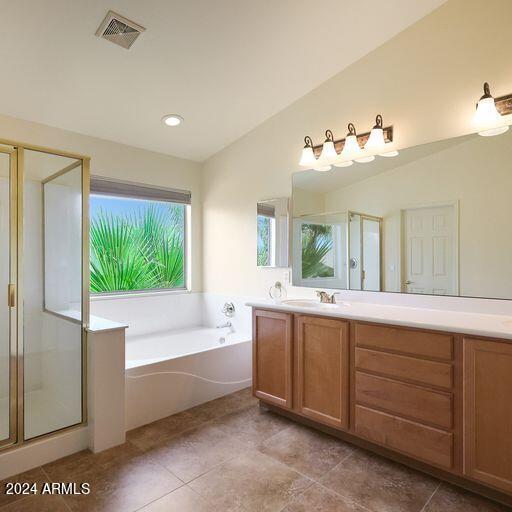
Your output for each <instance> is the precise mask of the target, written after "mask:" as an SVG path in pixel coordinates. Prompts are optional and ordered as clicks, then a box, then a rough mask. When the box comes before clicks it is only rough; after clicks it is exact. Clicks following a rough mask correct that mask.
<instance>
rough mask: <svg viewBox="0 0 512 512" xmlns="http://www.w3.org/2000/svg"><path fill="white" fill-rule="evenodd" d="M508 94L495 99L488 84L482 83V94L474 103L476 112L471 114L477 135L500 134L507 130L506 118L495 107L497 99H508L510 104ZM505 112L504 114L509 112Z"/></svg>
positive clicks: (501, 100)
mask: <svg viewBox="0 0 512 512" xmlns="http://www.w3.org/2000/svg"><path fill="white" fill-rule="evenodd" d="M511 98H512V95H510V96H502V97H501V98H498V99H497V100H495V99H494V98H493V97H492V96H491V90H490V88H489V84H488V83H487V82H485V83H484V94H483V96H482V97H481V98H480V99H479V100H478V103H477V105H476V112H475V114H474V116H473V126H474V127H475V128H476V129H477V130H478V135H482V136H483V137H492V136H493V135H500V134H502V133H505V132H506V131H507V130H508V128H509V127H508V124H506V120H505V119H504V118H503V115H502V114H501V113H500V112H498V109H497V108H496V103H497V101H498V100H499V101H500V102H501V103H503V102H504V100H506V99H508V100H509V105H510V99H511ZM509 113H510V111H509V112H506V114H509Z"/></svg>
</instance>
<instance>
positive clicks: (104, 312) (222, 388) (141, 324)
mask: <svg viewBox="0 0 512 512" xmlns="http://www.w3.org/2000/svg"><path fill="white" fill-rule="evenodd" d="M246 300H247V299H246V298H239V297H238V298H232V297H229V296H222V295H214V294H202V293H186V292H183V293H180V292H174V293H173V292H159V293H158V292H157V293H148V294H143V293H140V294H130V295H125V296H117V297H109V298H105V297H97V298H93V300H92V303H91V309H92V312H93V313H94V314H96V315H98V316H102V317H104V318H108V319H110V320H113V321H117V322H120V323H126V324H127V325H128V326H129V328H128V330H127V334H126V373H125V375H126V406H125V407H126V414H125V417H126V428H127V430H130V429H133V428H135V427H138V426H141V425H144V424H147V423H150V422H152V421H155V420H158V419H160V418H163V417H166V416H169V415H170V414H174V413H177V412H179V411H183V410H186V409H189V408H191V407H194V406H196V405H198V404H201V403H203V402H207V401H209V400H213V399H214V398H218V397H220V396H222V395H225V394H228V393H232V392H234V391H236V390H239V389H242V388H244V387H246V386H248V385H250V383H251V378H252V376H251V351H252V349H251V338H252V337H251V331H250V325H251V324H250V322H251V319H250V308H248V307H247V306H245V304H244V303H245V301H246ZM226 302H233V303H234V305H235V315H234V316H233V317H231V318H226V317H225V316H224V314H223V313H222V308H223V306H224V304H225V303H226ZM227 320H229V321H230V322H231V323H232V325H233V328H232V329H231V328H226V327H224V328H220V329H218V328H216V326H217V325H221V324H224V323H225V322H226V321H227Z"/></svg>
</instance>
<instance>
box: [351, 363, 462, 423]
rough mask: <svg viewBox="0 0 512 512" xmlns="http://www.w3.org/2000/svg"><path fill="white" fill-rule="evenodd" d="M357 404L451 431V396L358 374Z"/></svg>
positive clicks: (356, 383)
mask: <svg viewBox="0 0 512 512" xmlns="http://www.w3.org/2000/svg"><path fill="white" fill-rule="evenodd" d="M355 390H356V402H357V403H358V404H363V405H368V406H375V407H378V408H382V409H385V410H387V411H390V412H393V413H397V414H401V415H404V416H407V417H409V418H413V419H415V420H419V421H425V422H428V423H431V424H433V425H436V426H439V427H443V428H448V429H450V428H452V423H453V420H452V396H451V395H450V394H448V393H441V392H436V391H431V390H429V389H425V388H421V387H419V386H415V385H411V384H405V383H402V382H397V381H394V380H391V379H387V378H382V377H375V376H373V375H368V374H365V373H361V372H356V382H355Z"/></svg>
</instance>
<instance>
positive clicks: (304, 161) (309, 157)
mask: <svg viewBox="0 0 512 512" xmlns="http://www.w3.org/2000/svg"><path fill="white" fill-rule="evenodd" d="M304 143H305V146H304V149H303V150H302V155H301V157H300V161H299V165H300V166H301V167H314V166H315V165H316V157H315V153H314V151H313V140H312V139H311V137H310V136H309V135H306V136H305V137H304Z"/></svg>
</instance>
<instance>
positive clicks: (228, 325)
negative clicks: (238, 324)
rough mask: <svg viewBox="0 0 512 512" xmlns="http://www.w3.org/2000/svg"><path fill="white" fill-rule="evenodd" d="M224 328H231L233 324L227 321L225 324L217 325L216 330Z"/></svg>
mask: <svg viewBox="0 0 512 512" xmlns="http://www.w3.org/2000/svg"><path fill="white" fill-rule="evenodd" d="M225 327H229V328H231V327H233V324H232V323H231V322H230V321H229V320H228V321H227V322H226V323H224V324H221V325H217V329H224V328H225Z"/></svg>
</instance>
